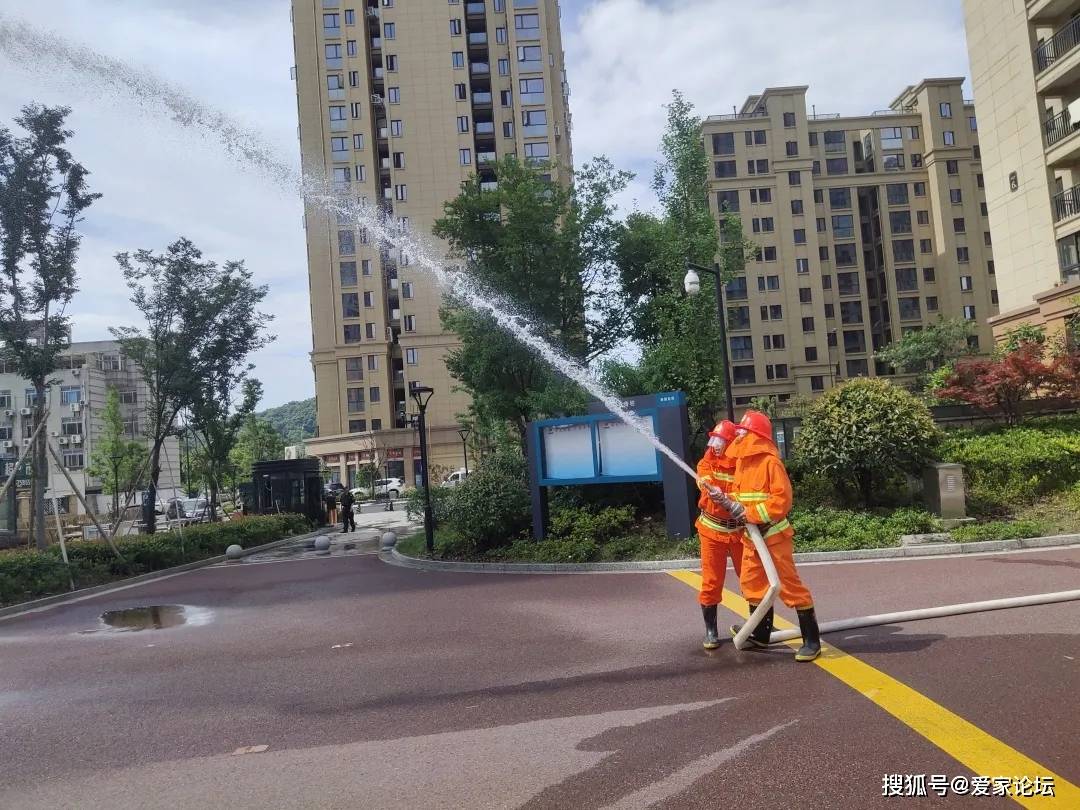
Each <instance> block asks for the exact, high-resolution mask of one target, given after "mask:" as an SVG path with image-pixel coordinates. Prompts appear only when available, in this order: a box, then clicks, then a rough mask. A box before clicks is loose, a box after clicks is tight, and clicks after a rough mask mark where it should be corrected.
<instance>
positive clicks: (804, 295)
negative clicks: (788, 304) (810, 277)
mask: <svg viewBox="0 0 1080 810" xmlns="http://www.w3.org/2000/svg"><path fill="white" fill-rule="evenodd" d="M812 301H813V299H812V297H811V292H810V288H809V287H799V303H800V304H809V303H811V302H812Z"/></svg>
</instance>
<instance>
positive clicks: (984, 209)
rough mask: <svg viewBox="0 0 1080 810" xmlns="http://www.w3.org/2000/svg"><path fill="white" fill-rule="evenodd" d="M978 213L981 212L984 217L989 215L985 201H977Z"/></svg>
mask: <svg viewBox="0 0 1080 810" xmlns="http://www.w3.org/2000/svg"><path fill="white" fill-rule="evenodd" d="M979 214H981V215H982V216H984V217H985V216H989V215H990V211H989V210H988V209H987V207H986V203H984V202H981V203H979Z"/></svg>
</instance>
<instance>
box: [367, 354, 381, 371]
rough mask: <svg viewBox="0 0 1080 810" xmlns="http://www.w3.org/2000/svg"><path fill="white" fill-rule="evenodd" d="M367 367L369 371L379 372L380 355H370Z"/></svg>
mask: <svg viewBox="0 0 1080 810" xmlns="http://www.w3.org/2000/svg"><path fill="white" fill-rule="evenodd" d="M367 367H368V371H378V370H379V355H377V354H369V355H368V356H367Z"/></svg>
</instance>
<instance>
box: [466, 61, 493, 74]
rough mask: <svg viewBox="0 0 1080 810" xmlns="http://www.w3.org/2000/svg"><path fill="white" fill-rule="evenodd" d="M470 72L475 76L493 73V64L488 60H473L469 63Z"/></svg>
mask: <svg viewBox="0 0 1080 810" xmlns="http://www.w3.org/2000/svg"><path fill="white" fill-rule="evenodd" d="M469 73H471V74H472V75H473V76H489V75H491V65H489V64H488V63H487V62H473V63H472V64H471V65H469Z"/></svg>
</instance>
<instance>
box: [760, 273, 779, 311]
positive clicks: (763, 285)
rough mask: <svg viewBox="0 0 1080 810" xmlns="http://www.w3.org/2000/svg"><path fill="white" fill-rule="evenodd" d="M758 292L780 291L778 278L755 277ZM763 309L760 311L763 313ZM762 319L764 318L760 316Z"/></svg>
mask: <svg viewBox="0 0 1080 810" xmlns="http://www.w3.org/2000/svg"><path fill="white" fill-rule="evenodd" d="M757 288H758V292H765V291H766V290H779V289H780V276H758V277H757ZM764 309H765V308H764V307H762V311H763V312H764ZM762 317H763V318H764V317H765V316H764V315H762Z"/></svg>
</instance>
